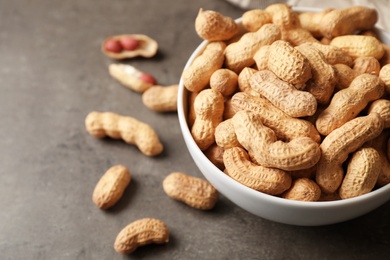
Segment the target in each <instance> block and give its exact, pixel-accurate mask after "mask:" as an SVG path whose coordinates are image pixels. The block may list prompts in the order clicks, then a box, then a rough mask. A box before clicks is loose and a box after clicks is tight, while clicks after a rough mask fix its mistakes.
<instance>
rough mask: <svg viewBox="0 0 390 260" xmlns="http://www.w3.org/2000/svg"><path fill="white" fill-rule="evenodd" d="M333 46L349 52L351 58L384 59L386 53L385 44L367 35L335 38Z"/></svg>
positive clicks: (332, 42) (331, 43)
mask: <svg viewBox="0 0 390 260" xmlns="http://www.w3.org/2000/svg"><path fill="white" fill-rule="evenodd" d="M330 45H331V46H336V47H338V48H341V49H342V50H344V51H345V52H347V53H348V54H349V55H350V56H351V57H353V58H358V57H374V58H375V59H378V60H379V59H380V58H382V56H383V54H384V53H385V50H384V47H383V44H382V43H381V42H380V41H379V40H378V39H377V38H375V37H372V36H366V35H345V36H338V37H336V38H333V39H332V41H331V42H330Z"/></svg>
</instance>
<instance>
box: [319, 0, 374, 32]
mask: <svg viewBox="0 0 390 260" xmlns="http://www.w3.org/2000/svg"><path fill="white" fill-rule="evenodd" d="M377 21H378V13H377V11H376V10H375V9H371V8H368V7H364V6H351V7H347V8H344V9H335V10H332V11H331V12H329V13H327V14H326V15H325V16H324V17H323V18H322V19H321V22H320V27H319V28H320V32H321V34H322V35H323V36H325V37H328V38H334V37H336V36H341V35H347V34H353V33H354V32H355V31H361V30H368V29H371V28H373V27H374V25H375V23H376V22H377Z"/></svg>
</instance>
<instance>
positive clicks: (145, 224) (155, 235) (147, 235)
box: [114, 218, 169, 254]
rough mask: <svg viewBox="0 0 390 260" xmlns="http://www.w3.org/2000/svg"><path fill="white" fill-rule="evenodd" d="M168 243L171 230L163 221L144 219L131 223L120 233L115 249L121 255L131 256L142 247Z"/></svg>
mask: <svg viewBox="0 0 390 260" xmlns="http://www.w3.org/2000/svg"><path fill="white" fill-rule="evenodd" d="M168 241H169V230H168V227H167V225H166V224H165V223H164V222H163V221H161V220H159V219H155V218H143V219H139V220H136V221H134V222H132V223H130V224H129V225H127V226H126V227H124V228H123V229H122V230H121V231H120V232H119V234H118V235H117V237H116V239H115V243H114V249H115V251H116V252H118V253H120V254H130V253H132V252H134V251H135V250H136V249H137V248H138V247H140V246H144V245H147V244H151V243H156V244H163V243H168Z"/></svg>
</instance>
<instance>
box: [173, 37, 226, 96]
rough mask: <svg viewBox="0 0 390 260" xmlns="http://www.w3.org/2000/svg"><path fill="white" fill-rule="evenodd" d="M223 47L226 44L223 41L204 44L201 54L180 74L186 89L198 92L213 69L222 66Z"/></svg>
mask: <svg viewBox="0 0 390 260" xmlns="http://www.w3.org/2000/svg"><path fill="white" fill-rule="evenodd" d="M225 48H226V44H225V43H223V42H211V43H209V44H208V45H207V46H206V48H205V49H204V50H203V52H202V54H200V55H199V56H198V57H196V58H195V59H194V62H193V63H192V64H191V65H190V66H189V67H187V68H186V69H185V70H184V71H183V73H182V75H181V78H182V81H183V84H184V86H185V87H186V89H188V90H189V91H191V92H200V91H201V90H203V89H204V88H205V87H206V86H207V84H208V83H209V81H210V77H211V75H212V74H213V73H214V71H216V70H217V69H220V68H221V67H222V64H223V61H224V54H223V53H224V50H225Z"/></svg>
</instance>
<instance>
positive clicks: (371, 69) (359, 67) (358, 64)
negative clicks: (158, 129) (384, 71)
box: [352, 57, 381, 76]
mask: <svg viewBox="0 0 390 260" xmlns="http://www.w3.org/2000/svg"><path fill="white" fill-rule="evenodd" d="M352 68H353V70H355V71H357V72H358V73H359V74H363V73H368V74H372V75H376V76H379V71H380V70H381V65H380V63H379V61H378V60H377V59H375V58H374V57H358V58H356V59H355V60H354V64H353V67H352Z"/></svg>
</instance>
